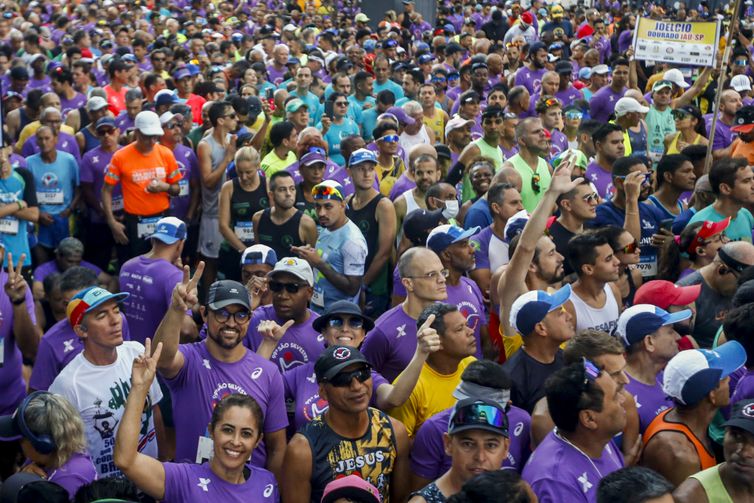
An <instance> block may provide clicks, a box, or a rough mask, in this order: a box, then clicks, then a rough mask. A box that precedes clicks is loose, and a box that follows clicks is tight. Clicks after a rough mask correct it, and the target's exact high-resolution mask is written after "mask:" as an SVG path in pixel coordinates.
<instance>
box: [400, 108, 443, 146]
mask: <svg viewBox="0 0 754 503" xmlns="http://www.w3.org/2000/svg"><path fill="white" fill-rule="evenodd" d="M401 108H403V111H404V112H406V115H408V116H409V117H411V118H412V119H414V123H413V124H407V125H406V126H405V127H404V128H403V132H402V133H401V134H400V145H401V147H403V150H404V151H406V152H410V151H411V148H412V147H414V146H415V145H421V144H427V145H434V143H435V133H434V132H433V131H432V130H431V129H430V128H429V126H427V125H426V124H424V110H423V109H422V106H421V104H420V103H419V102H418V101H413V100H412V101H407V102H406V103H404V104H403V106H402V107H401Z"/></svg>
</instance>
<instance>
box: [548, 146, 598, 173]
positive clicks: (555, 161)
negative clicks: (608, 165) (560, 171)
mask: <svg viewBox="0 0 754 503" xmlns="http://www.w3.org/2000/svg"><path fill="white" fill-rule="evenodd" d="M569 154H572V155H573V158H572V161H573V162H574V164H575V165H576V167H579V168H582V169H586V167H587V166H588V165H589V159H588V158H587V156H586V154H584V152H582V151H581V150H578V149H575V148H569V149H566V150H564V151H563V152H561V153H559V154H558V155H556V156H555V157H553V158H552V159H551V160H550V165H551V166H552V167H553V168H556V169H557V167H558V166H560V163H561V162H562V161H563V159H565V158H566V156H568V155H569Z"/></svg>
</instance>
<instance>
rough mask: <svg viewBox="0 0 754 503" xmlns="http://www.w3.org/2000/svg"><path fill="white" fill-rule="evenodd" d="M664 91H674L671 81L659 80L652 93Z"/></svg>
mask: <svg viewBox="0 0 754 503" xmlns="http://www.w3.org/2000/svg"><path fill="white" fill-rule="evenodd" d="M663 89H673V83H672V82H670V81H669V80H665V79H663V80H658V81H657V82H655V83H654V85H653V86H652V92H653V93H656V92H657V91H662V90H663Z"/></svg>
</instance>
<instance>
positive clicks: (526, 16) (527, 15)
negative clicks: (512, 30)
mask: <svg viewBox="0 0 754 503" xmlns="http://www.w3.org/2000/svg"><path fill="white" fill-rule="evenodd" d="M521 21H522V22H524V23H526V24H532V23H533V22H534V15H532V13H531V12H529V11H528V10H527V11H526V12H524V13H523V14H521Z"/></svg>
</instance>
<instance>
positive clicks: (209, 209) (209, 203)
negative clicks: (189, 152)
mask: <svg viewBox="0 0 754 503" xmlns="http://www.w3.org/2000/svg"><path fill="white" fill-rule="evenodd" d="M202 142H205V143H207V144H209V146H210V147H211V148H212V150H211V151H210V157H211V159H212V170H213V171H214V170H215V168H217V166H219V165H220V163H221V162H223V159H224V158H225V148H224V147H223V146H222V145H220V144H219V143H218V142H217V140H215V138H214V137H213V136H212V135H211V134H210V135H207V136H205V137H204V138H203V139H202ZM200 143H201V142H200ZM223 183H225V174H223V176H222V178H220V181H219V182H217V185H216V186H214V187H212V188H211V189H208V188H207V187H205V185H204V184H202V217H209V218H217V215H218V211H219V205H220V189H222V187H223Z"/></svg>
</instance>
